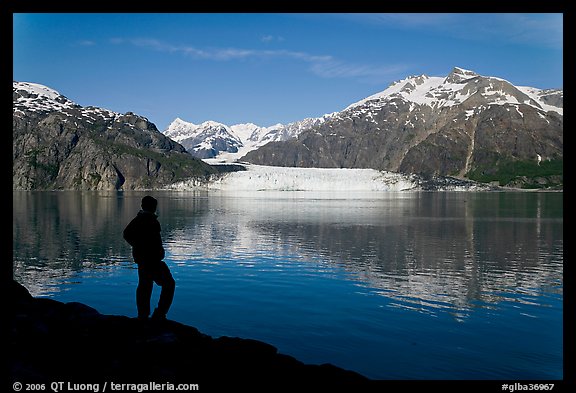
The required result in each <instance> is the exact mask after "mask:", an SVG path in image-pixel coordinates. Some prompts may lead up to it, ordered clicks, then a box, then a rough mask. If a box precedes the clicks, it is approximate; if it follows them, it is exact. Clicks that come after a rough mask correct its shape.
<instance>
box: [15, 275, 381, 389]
mask: <svg viewBox="0 0 576 393" xmlns="http://www.w3.org/2000/svg"><path fill="white" fill-rule="evenodd" d="M8 288H9V290H8V297H7V299H8V303H9V305H10V306H9V309H10V313H9V315H10V318H9V328H10V332H9V345H8V355H9V356H8V359H9V361H8V363H9V368H8V370H9V374H10V379H11V383H16V382H20V383H22V384H40V385H39V386H41V384H48V385H45V390H46V391H49V390H50V384H51V383H53V382H60V381H63V382H65V383H68V382H71V383H74V382H77V383H80V384H89V383H104V382H107V383H108V385H107V386H108V389H107V391H111V385H110V383H111V382H114V383H126V384H149V383H151V382H152V383H158V384H161V383H170V384H175V386H177V385H178V384H193V385H197V386H196V387H197V388H198V390H199V391H219V392H220V391H243V392H244V391H246V392H249V391H270V392H273V391H284V389H290V390H292V388H293V389H294V390H298V391H333V390H334V391H349V390H350V391H356V392H359V391H360V392H361V391H366V390H367V389H369V388H370V387H373V382H374V381H371V380H369V379H367V378H365V377H364V376H362V375H360V374H358V373H355V372H352V371H348V370H344V369H341V368H338V367H336V366H333V365H330V364H323V365H309V364H304V363H302V362H301V361H299V360H297V359H295V358H293V357H291V356H288V355H284V354H280V353H278V351H277V349H276V348H275V347H274V346H272V345H270V344H267V343H264V342H261V341H257V340H252V339H243V338H233V337H220V338H212V337H210V336H208V335H206V334H203V333H201V332H199V331H198V330H197V329H196V328H194V327H191V326H187V325H184V324H181V323H178V322H175V321H171V320H166V321H157V322H154V321H140V320H138V319H137V318H130V317H127V316H120V315H104V314H100V313H99V312H98V311H97V310H95V309H94V308H92V307H89V306H87V305H85V304H82V303H77V302H70V303H63V302H59V301H56V300H53V299H49V298H39V297H33V296H32V295H31V294H30V293H29V292H28V290H27V289H26V288H25V287H23V286H22V285H20V284H19V283H17V282H16V281H9V284H8ZM118 386H120V385H116V387H118ZM148 386H150V385H148ZM88 387H89V386H88V385H86V386H85V388H88ZM103 387H104V385H103V384H102V385H100V386H99V391H100V392H102V391H103ZM66 388H67V387H66V385H64V387H63V389H62V390H61V391H63V392H66V391H67V390H66ZM231 389H233V390H231ZM162 390H164V391H165V390H167V389H162ZM22 391H24V389H22Z"/></svg>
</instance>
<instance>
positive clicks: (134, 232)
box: [124, 195, 176, 319]
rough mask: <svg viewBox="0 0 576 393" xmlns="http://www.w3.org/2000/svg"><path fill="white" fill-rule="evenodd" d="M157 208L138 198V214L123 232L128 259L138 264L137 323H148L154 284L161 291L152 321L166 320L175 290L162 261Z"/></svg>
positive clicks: (149, 200)
mask: <svg viewBox="0 0 576 393" xmlns="http://www.w3.org/2000/svg"><path fill="white" fill-rule="evenodd" d="M157 205H158V201H157V200H156V199H154V198H153V197H151V196H149V195H146V196H145V197H144V198H142V210H140V211H139V212H138V214H137V215H136V217H134V219H132V221H130V223H129V224H128V225H127V226H126V228H125V229H124V239H126V241H127V242H128V243H129V244H130V245H131V246H132V256H133V257H134V262H136V263H137V264H138V288H136V306H137V307H138V318H140V319H148V316H149V315H150V298H151V297H152V288H153V285H154V282H155V283H156V284H158V285H159V286H161V287H162V291H161V292H160V299H159V301H158V307H157V308H156V309H155V310H154V313H153V314H152V319H166V314H167V313H168V310H169V309H170V305H171V304H172V299H173V298H174V289H175V288H176V283H175V282H174V278H172V274H171V273H170V269H168V265H166V263H165V262H164V261H162V259H164V247H163V246H162V237H161V236H160V223H159V222H158V219H157V216H156V214H155V213H156V207H157Z"/></svg>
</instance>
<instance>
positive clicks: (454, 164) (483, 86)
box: [241, 68, 563, 188]
mask: <svg viewBox="0 0 576 393" xmlns="http://www.w3.org/2000/svg"><path fill="white" fill-rule="evenodd" d="M562 104H563V92H562V90H539V89H536V88H530V87H516V86H514V85H512V84H511V83H509V82H507V81H505V80H503V79H500V78H495V77H485V76H481V75H478V74H476V73H475V72H473V71H468V70H463V69H461V68H454V69H453V70H452V72H450V74H449V75H448V76H446V77H445V78H444V77H429V76H426V75H421V76H415V77H409V78H406V79H404V80H401V81H398V82H395V83H393V84H392V85H391V86H390V87H389V88H388V89H386V90H384V91H383V92H381V93H378V94H375V95H373V96H370V97H368V98H366V99H364V100H362V101H360V102H357V103H355V104H353V105H350V106H349V107H348V108H346V109H344V110H343V111H341V112H335V113H333V114H330V115H325V116H324V117H323V118H322V119H323V121H321V122H318V123H317V124H314V125H313V126H312V127H310V128H308V129H306V130H303V131H302V132H301V133H299V134H298V136H297V137H296V138H291V139H289V140H286V141H282V142H271V143H268V144H266V145H264V146H262V147H260V148H259V149H257V150H253V151H250V152H248V153H247V154H246V155H245V156H244V157H242V158H241V160H243V161H247V162H251V163H254V164H260V165H276V166H297V167H325V168H373V169H378V170H388V171H395V172H402V173H417V174H421V175H430V176H432V175H441V176H454V177H458V178H468V179H471V180H477V181H483V182H495V183H496V182H497V183H499V184H500V185H507V186H516V187H530V188H533V187H536V188H540V187H561V186H562V183H563V172H562V165H563V109H562Z"/></svg>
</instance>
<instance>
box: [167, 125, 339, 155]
mask: <svg viewBox="0 0 576 393" xmlns="http://www.w3.org/2000/svg"><path fill="white" fill-rule="evenodd" d="M328 116H329V115H326V116H324V117H320V118H307V119H304V120H302V121H298V122H294V123H289V124H287V125H284V124H275V125H273V126H270V127H260V126H258V125H256V124H253V123H245V124H235V125H232V126H228V125H225V124H222V123H218V122H216V121H205V122H203V123H200V124H194V123H190V122H187V121H184V120H182V119H180V118H176V119H175V120H174V121H173V122H172V123H170V125H169V126H168V128H166V130H164V131H163V132H164V135H166V136H168V137H169V138H171V139H173V140H175V141H177V142H179V143H181V144H182V146H184V147H185V148H186V150H187V151H188V152H189V153H190V154H192V155H193V156H194V157H197V158H202V159H211V158H215V157H217V160H216V161H226V162H233V161H236V160H237V159H238V158H240V157H242V156H244V155H245V154H247V153H248V152H250V151H252V150H255V149H258V148H259V147H261V146H263V145H265V144H266V143H268V142H278V141H285V140H288V139H290V138H295V137H297V136H298V134H300V133H301V132H302V131H304V130H307V129H310V128H311V127H313V126H315V125H318V124H321V123H323V122H324V121H325V119H326V118H327V117H328Z"/></svg>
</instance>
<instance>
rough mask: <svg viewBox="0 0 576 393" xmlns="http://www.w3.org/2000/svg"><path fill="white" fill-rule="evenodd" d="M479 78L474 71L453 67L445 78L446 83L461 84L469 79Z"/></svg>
mask: <svg viewBox="0 0 576 393" xmlns="http://www.w3.org/2000/svg"><path fill="white" fill-rule="evenodd" d="M477 76H480V75H478V74H477V73H475V72H474V71H470V70H465V69H464V68H460V67H454V68H453V69H452V71H450V73H449V74H448V76H447V77H446V80H445V82H446V83H463V82H464V81H467V80H468V79H470V78H474V77H477Z"/></svg>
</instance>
